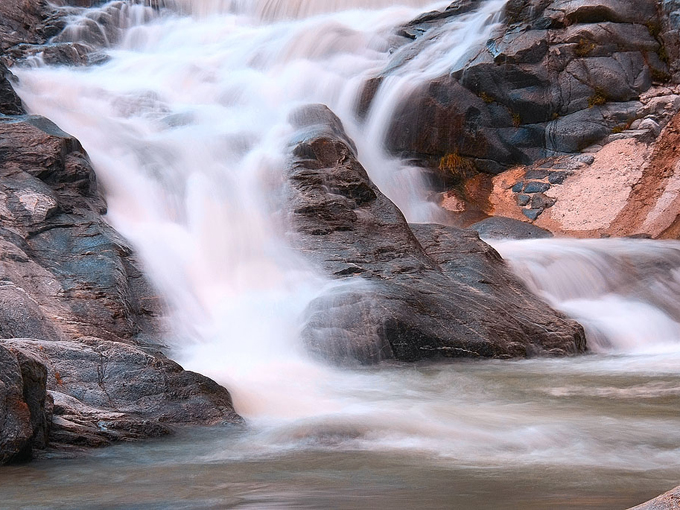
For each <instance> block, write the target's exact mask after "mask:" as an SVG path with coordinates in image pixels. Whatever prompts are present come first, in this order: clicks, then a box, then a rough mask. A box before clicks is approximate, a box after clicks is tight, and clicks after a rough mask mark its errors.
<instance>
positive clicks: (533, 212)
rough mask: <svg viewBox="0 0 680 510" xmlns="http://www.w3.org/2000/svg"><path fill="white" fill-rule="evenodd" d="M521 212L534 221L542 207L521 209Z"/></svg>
mask: <svg viewBox="0 0 680 510" xmlns="http://www.w3.org/2000/svg"><path fill="white" fill-rule="evenodd" d="M522 212H523V213H524V216H526V217H527V218H529V219H530V220H531V221H534V220H536V218H538V217H539V216H540V215H541V213H542V212H543V209H522Z"/></svg>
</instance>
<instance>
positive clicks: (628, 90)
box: [359, 0, 675, 177]
mask: <svg viewBox="0 0 680 510" xmlns="http://www.w3.org/2000/svg"><path fill="white" fill-rule="evenodd" d="M666 3H667V2H666ZM666 3H665V4H666ZM479 4H480V3H479V2H469V1H466V2H455V3H453V4H452V5H451V6H450V7H449V9H447V10H445V11H443V12H442V13H429V14H428V15H426V16H421V17H420V18H418V19H416V20H414V21H413V22H411V23H410V24H409V25H407V26H406V27H404V28H403V29H401V30H400V31H399V34H400V35H402V36H403V39H402V40H403V45H402V46H401V47H400V48H399V49H397V50H396V51H395V52H394V55H393V57H392V60H391V62H390V63H389V64H388V65H387V67H386V69H385V70H384V71H383V73H382V74H381V75H380V76H379V77H376V78H374V79H373V80H371V81H370V82H369V83H368V84H367V87H366V89H365V91H364V97H362V99H361V104H360V106H359V110H366V109H367V108H368V104H369V103H370V98H371V97H372V95H373V94H375V92H376V91H377V90H378V85H379V83H380V80H381V79H382V78H384V77H385V76H389V75H390V73H391V72H393V70H394V69H398V68H399V67H400V66H401V65H402V63H403V62H407V61H408V59H409V58H410V57H408V55H412V54H413V53H414V52H415V51H417V49H418V48H419V47H420V46H421V45H426V44H428V41H430V40H434V39H436V37H435V36H436V35H437V33H438V31H439V32H444V31H445V30H446V29H447V23H450V22H451V21H453V20H456V19H457V18H458V16H460V15H461V13H466V12H469V10H471V9H474V8H476V7H478V6H479ZM459 11H460V12H459ZM504 17H505V21H504V24H503V27H502V28H501V29H500V30H499V32H498V33H497V35H496V36H495V37H494V38H493V39H492V40H491V41H489V42H488V43H487V44H486V45H485V46H484V47H483V48H481V49H480V50H479V52H478V53H477V54H476V55H473V56H472V57H471V58H470V60H469V62H468V63H467V64H466V65H463V66H460V68H459V69H456V70H452V73H451V74H450V75H444V76H441V77H439V78H436V79H434V80H431V81H429V82H427V83H425V84H424V85H423V86H422V87H420V88H419V89H418V90H416V91H415V92H413V93H412V94H411V96H410V97H408V98H406V99H405V100H404V101H403V102H402V104H401V106H400V108H399V109H398V110H397V112H396V114H395V115H394V118H393V120H392V124H391V126H390V128H389V129H388V134H387V139H386V143H387V146H388V148H389V149H390V150H391V151H392V152H393V153H397V154H400V155H404V156H408V157H409V158H412V159H416V160H419V161H421V162H422V164H423V165H424V166H429V167H434V168H437V167H442V166H444V167H445V168H444V169H445V170H446V171H450V172H453V173H454V174H457V173H460V171H461V170H464V169H465V168H466V167H473V168H475V169H476V170H477V171H481V172H485V173H491V174H497V173H499V172H502V171H504V170H505V169H507V168H509V167H510V166H512V165H515V164H518V163H522V164H528V163H531V162H533V161H535V160H537V159H540V158H545V157H547V156H552V155H554V154H560V153H577V152H580V151H581V150H583V149H585V148H586V147H588V146H590V145H592V144H594V143H597V142H599V141H601V140H602V139H604V138H605V137H607V136H608V135H610V134H611V133H612V132H615V131H623V130H625V129H628V128H629V126H630V125H631V124H632V123H633V122H635V121H636V119H644V118H645V116H646V115H647V113H646V112H645V111H644V108H643V105H642V104H641V102H640V96H641V95H642V94H643V93H644V92H646V91H647V90H648V89H649V88H650V87H651V86H652V84H653V83H655V82H656V83H660V82H665V81H668V80H670V79H672V76H673V71H672V69H670V68H669V65H668V63H669V62H670V60H669V56H668V53H667V51H669V50H668V48H667V46H668V44H670V42H669V43H668V44H667V43H666V42H665V41H667V40H668V41H670V39H668V37H666V36H667V34H668V33H669V31H670V30H671V27H670V26H668V23H667V20H668V19H669V17H668V15H667V14H664V11H663V10H661V11H659V10H657V2H656V1H655V0H643V1H640V2H628V1H622V0H588V1H573V0H553V1H549V0H532V1H529V2H525V1H521V2H520V1H512V0H511V1H510V2H508V4H507V5H506V7H505V13H504ZM671 19H675V18H671ZM661 127H663V126H661ZM656 134H658V132H657V133H656ZM451 156H454V159H452V160H451V161H452V162H453V163H454V164H453V165H442V164H441V162H442V161H445V159H444V158H447V157H449V158H450V157H451ZM463 177H465V176H463Z"/></svg>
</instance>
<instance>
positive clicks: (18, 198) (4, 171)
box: [0, 115, 160, 341]
mask: <svg viewBox="0 0 680 510" xmlns="http://www.w3.org/2000/svg"><path fill="white" fill-rule="evenodd" d="M105 210H106V205H105V203H104V201H103V199H102V197H101V195H100V194H99V191H98V189H97V182H96V178H95V174H94V171H93V170H92V167H91V165H90V162H89V160H88V158H87V155H86V154H85V152H84V151H83V149H82V147H81V146H80V143H79V142H78V141H77V140H76V139H75V138H73V137H72V136H70V135H68V134H66V133H64V132H63V131H61V130H60V129H59V128H58V127H57V126H55V125H54V124H53V123H51V122H50V121H48V120H47V119H44V118H42V117H34V116H25V115H24V116H14V117H5V118H2V119H0V219H1V220H2V221H1V223H0V244H1V245H2V246H3V247H4V250H3V256H2V257H1V259H2V260H0V273H2V275H3V279H4V281H5V286H4V287H3V290H2V291H1V292H0V301H2V302H4V303H6V304H8V305H11V303H12V302H13V301H14V303H15V305H16V306H13V307H12V306H9V307H8V308H5V309H4V310H3V312H2V316H3V317H4V318H6V319H10V318H12V320H5V321H4V323H3V325H2V327H0V336H2V337H4V338H12V337H31V338H45V339H66V338H77V337H78V336H97V337H100V338H105V339H108V340H116V341H134V340H135V338H149V337H152V336H157V335H156V333H157V328H156V325H155V324H154V321H155V317H156V316H157V315H158V314H159V312H160V308H159V303H158V298H157V297H156V293H155V292H154V291H153V289H151V287H150V286H149V285H148V284H147V283H146V281H145V280H144V279H143V278H142V276H141V271H140V269H139V267H138V264H137V262H136V261H135V259H134V257H133V255H132V250H131V248H130V247H129V246H128V244H127V243H126V242H125V241H124V240H123V239H122V238H121V237H120V236H119V235H118V234H117V233H116V232H115V231H114V230H113V229H112V228H111V227H110V226H109V225H108V224H107V223H105V222H104V220H103V219H102V217H101V214H102V213H103V212H105Z"/></svg>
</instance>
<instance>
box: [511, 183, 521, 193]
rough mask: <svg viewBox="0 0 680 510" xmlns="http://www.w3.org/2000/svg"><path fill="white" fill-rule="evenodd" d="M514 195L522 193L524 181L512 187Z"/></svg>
mask: <svg viewBox="0 0 680 510" xmlns="http://www.w3.org/2000/svg"><path fill="white" fill-rule="evenodd" d="M512 191H513V192H514V193H521V192H522V191H524V181H520V182H518V183H517V184H515V185H514V186H513V187H512Z"/></svg>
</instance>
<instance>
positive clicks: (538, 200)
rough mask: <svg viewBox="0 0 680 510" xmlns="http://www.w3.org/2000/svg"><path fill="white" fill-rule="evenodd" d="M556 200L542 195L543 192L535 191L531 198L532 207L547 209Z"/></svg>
mask: <svg viewBox="0 0 680 510" xmlns="http://www.w3.org/2000/svg"><path fill="white" fill-rule="evenodd" d="M555 202H556V200H555V199H554V198H552V197H549V196H547V195H544V194H543V193H536V194H535V195H534V196H533V198H532V199H531V208H532V209H547V208H548V207H552V206H553V205H555Z"/></svg>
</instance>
